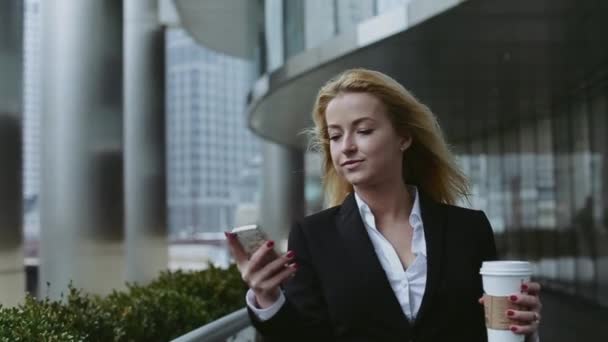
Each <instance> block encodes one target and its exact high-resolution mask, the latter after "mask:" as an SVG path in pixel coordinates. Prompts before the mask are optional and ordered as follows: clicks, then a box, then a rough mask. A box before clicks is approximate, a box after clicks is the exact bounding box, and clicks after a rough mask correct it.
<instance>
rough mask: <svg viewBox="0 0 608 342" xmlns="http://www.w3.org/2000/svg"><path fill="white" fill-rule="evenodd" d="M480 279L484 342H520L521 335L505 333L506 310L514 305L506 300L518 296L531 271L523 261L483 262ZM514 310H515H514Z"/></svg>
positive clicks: (527, 263)
mask: <svg viewBox="0 0 608 342" xmlns="http://www.w3.org/2000/svg"><path fill="white" fill-rule="evenodd" d="M479 273H480V274H481V276H482V282H483V291H484V293H485V294H484V307H485V314H486V328H487V331H488V342H523V341H524V339H525V336H524V335H517V334H515V333H513V332H512V331H511V330H509V327H508V326H509V324H511V323H510V320H509V318H508V317H507V315H506V313H505V312H506V310H507V309H510V308H514V307H515V305H514V304H513V303H512V302H511V301H510V300H509V296H511V295H513V294H516V293H521V285H522V284H523V283H526V282H529V281H530V276H531V275H532V268H531V266H530V263H529V262H527V261H484V262H483V263H482V265H481V269H480V271H479ZM515 310H517V308H516V307H515Z"/></svg>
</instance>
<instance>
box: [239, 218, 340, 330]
mask: <svg viewBox="0 0 608 342" xmlns="http://www.w3.org/2000/svg"><path fill="white" fill-rule="evenodd" d="M288 246H289V250H291V251H294V252H295V254H296V256H295V262H296V263H297V264H298V270H297V271H296V273H295V275H294V277H293V278H291V279H290V280H288V281H287V282H286V283H285V284H284V286H283V292H284V294H285V299H286V300H285V304H284V305H283V306H282V307H281V309H279V311H278V312H277V313H276V314H275V315H274V316H273V317H272V318H270V319H269V320H267V321H263V322H261V321H259V320H257V319H256V316H255V315H254V314H253V313H252V312H251V310H250V309H248V310H249V317H250V318H251V322H252V324H253V326H254V327H255V328H256V329H257V330H258V331H259V332H260V333H261V334H262V336H264V340H265V341H314V340H320V341H329V340H332V329H331V326H330V322H329V314H328V312H327V305H326V302H325V300H324V297H323V293H322V290H321V286H320V282H319V278H318V274H317V272H316V271H315V268H314V265H313V262H312V258H311V253H310V248H309V246H308V242H307V239H306V236H305V234H304V231H303V229H302V227H301V226H300V225H299V224H295V225H294V226H293V227H292V229H291V232H290V234H289V243H288Z"/></svg>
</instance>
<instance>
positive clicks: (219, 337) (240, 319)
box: [172, 308, 255, 342]
mask: <svg viewBox="0 0 608 342" xmlns="http://www.w3.org/2000/svg"><path fill="white" fill-rule="evenodd" d="M220 341H221V342H225V341H234V342H237V341H238V342H253V341H255V330H254V329H253V327H252V326H251V321H250V320H249V316H248V315H247V308H243V309H240V310H238V311H235V312H233V313H231V314H229V315H226V316H224V317H221V318H219V319H217V320H215V321H213V322H211V323H208V324H205V325H203V326H202V327H200V328H198V329H195V330H192V331H191V332H189V333H187V334H185V335H182V336H180V337H178V338H176V339H174V340H173V341H172V342H220Z"/></svg>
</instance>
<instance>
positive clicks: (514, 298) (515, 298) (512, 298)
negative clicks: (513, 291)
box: [509, 296, 517, 302]
mask: <svg viewBox="0 0 608 342" xmlns="http://www.w3.org/2000/svg"><path fill="white" fill-rule="evenodd" d="M509 299H511V301H512V302H515V301H517V296H511V297H509Z"/></svg>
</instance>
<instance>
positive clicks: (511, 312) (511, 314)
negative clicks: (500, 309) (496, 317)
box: [507, 310, 515, 316]
mask: <svg viewBox="0 0 608 342" xmlns="http://www.w3.org/2000/svg"><path fill="white" fill-rule="evenodd" d="M513 315H515V312H513V310H509V311H507V316H513Z"/></svg>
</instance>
